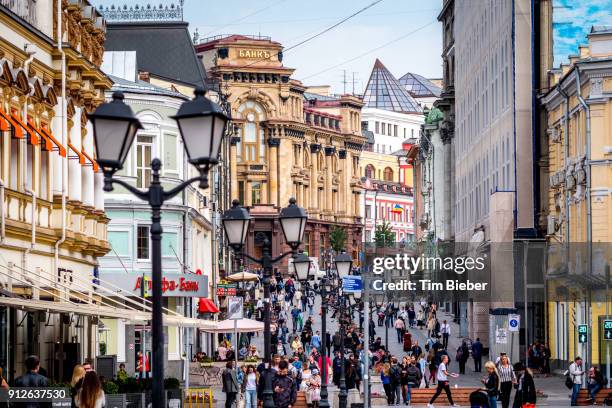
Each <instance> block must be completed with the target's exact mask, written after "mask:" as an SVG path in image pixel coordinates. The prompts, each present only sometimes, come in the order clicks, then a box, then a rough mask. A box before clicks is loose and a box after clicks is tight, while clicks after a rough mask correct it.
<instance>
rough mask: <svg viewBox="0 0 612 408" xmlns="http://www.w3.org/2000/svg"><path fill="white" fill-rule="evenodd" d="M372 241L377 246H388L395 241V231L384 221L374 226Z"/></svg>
mask: <svg viewBox="0 0 612 408" xmlns="http://www.w3.org/2000/svg"><path fill="white" fill-rule="evenodd" d="M374 242H376V246H377V247H390V246H393V244H394V243H395V233H394V232H393V229H392V228H391V224H389V223H388V222H385V223H383V224H381V225H377V226H376V231H375V232H374Z"/></svg>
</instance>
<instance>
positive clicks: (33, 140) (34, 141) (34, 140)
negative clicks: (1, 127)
mask: <svg viewBox="0 0 612 408" xmlns="http://www.w3.org/2000/svg"><path fill="white" fill-rule="evenodd" d="M11 118H12V119H13V121H14V122H15V123H17V126H21V128H22V129H23V130H25V131H26V132H27V133H28V135H30V144H33V145H37V144H38V143H39V142H40V138H39V137H38V135H37V134H36V132H34V131H33V130H32V129H30V128H29V127H28V126H27V125H26V124H25V123H23V122H22V121H21V119H19V117H18V116H17V115H15V114H14V113H12V114H11Z"/></svg>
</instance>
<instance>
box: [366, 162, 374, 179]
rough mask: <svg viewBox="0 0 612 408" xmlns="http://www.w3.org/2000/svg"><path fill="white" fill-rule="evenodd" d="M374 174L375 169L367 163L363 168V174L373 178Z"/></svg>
mask: <svg viewBox="0 0 612 408" xmlns="http://www.w3.org/2000/svg"><path fill="white" fill-rule="evenodd" d="M375 174H376V170H375V169H374V166H372V165H371V164H368V165H367V166H366V168H365V176H366V177H367V178H370V179H371V178H374V176H375Z"/></svg>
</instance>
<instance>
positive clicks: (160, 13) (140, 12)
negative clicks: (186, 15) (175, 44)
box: [98, 0, 183, 22]
mask: <svg viewBox="0 0 612 408" xmlns="http://www.w3.org/2000/svg"><path fill="white" fill-rule="evenodd" d="M182 5H183V0H180V4H178V5H175V4H171V5H170V6H162V5H161V4H160V5H159V6H151V5H150V4H147V5H146V6H140V5H135V6H130V7H128V6H127V5H125V4H124V5H123V6H115V5H114V4H113V5H110V6H106V7H104V6H100V7H98V11H99V12H100V13H101V14H102V15H103V16H104V19H105V20H107V21H130V22H132V21H183V6H182Z"/></svg>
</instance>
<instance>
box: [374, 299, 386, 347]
mask: <svg viewBox="0 0 612 408" xmlns="http://www.w3.org/2000/svg"><path fill="white" fill-rule="evenodd" d="M372 297H373V298H374V303H375V304H376V307H377V308H378V309H380V308H382V307H383V305H384V304H385V299H386V297H387V295H386V293H385V292H379V293H374V294H373V295H372ZM387 309H388V305H387ZM388 318H389V316H387V311H385V320H384V321H383V323H384V325H385V351H387V350H389V325H388V324H387V319H388Z"/></svg>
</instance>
